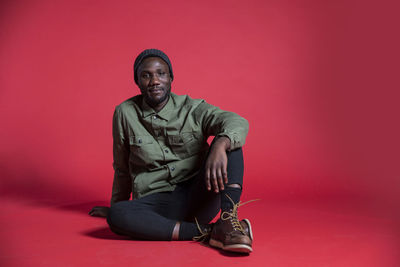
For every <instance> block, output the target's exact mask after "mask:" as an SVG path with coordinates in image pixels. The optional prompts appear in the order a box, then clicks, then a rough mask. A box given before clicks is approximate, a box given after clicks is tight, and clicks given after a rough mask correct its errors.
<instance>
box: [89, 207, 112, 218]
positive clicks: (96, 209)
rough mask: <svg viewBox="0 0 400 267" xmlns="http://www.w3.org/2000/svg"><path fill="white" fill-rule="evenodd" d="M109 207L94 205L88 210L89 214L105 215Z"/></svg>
mask: <svg viewBox="0 0 400 267" xmlns="http://www.w3.org/2000/svg"><path fill="white" fill-rule="evenodd" d="M109 209H110V208H109V207H103V206H95V207H93V208H92V209H91V210H90V211H89V215H90V216H94V217H107V214H108V210H109Z"/></svg>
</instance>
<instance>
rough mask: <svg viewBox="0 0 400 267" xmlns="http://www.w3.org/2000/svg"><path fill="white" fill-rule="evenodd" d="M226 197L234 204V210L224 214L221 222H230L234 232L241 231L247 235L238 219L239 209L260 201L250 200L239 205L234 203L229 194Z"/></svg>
mask: <svg viewBox="0 0 400 267" xmlns="http://www.w3.org/2000/svg"><path fill="white" fill-rule="evenodd" d="M225 196H226V197H227V198H228V199H229V200H230V201H231V202H232V204H233V209H232V210H230V211H224V212H222V214H221V220H223V221H226V220H230V221H231V224H232V227H233V231H239V232H241V233H242V234H246V233H245V231H244V229H243V227H242V225H241V224H240V221H239V219H238V209H239V207H240V206H243V205H245V204H247V203H250V202H253V201H257V200H259V199H253V200H249V201H246V202H240V201H239V202H238V203H235V202H233V200H232V198H230V197H229V196H228V195H227V194H225Z"/></svg>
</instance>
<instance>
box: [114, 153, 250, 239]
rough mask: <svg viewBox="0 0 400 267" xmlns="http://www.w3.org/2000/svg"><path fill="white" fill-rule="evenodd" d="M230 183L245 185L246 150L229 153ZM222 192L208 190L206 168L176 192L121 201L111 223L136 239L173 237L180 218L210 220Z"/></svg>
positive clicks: (115, 206) (217, 209) (219, 206)
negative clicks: (205, 176) (244, 161)
mask: <svg viewBox="0 0 400 267" xmlns="http://www.w3.org/2000/svg"><path fill="white" fill-rule="evenodd" d="M227 156H228V167H227V169H228V184H240V185H241V186H243V168H244V164H243V152H242V149H241V148H240V149H236V150H233V151H231V152H227ZM220 199H221V197H220V193H215V192H213V191H208V190H207V189H206V186H205V182H204V167H203V169H202V170H201V171H200V172H199V174H198V175H197V176H196V177H194V178H192V179H190V180H188V181H185V182H182V183H179V184H178V185H177V187H176V189H175V190H174V191H172V192H161V193H154V194H151V195H148V196H145V197H142V198H140V199H135V200H131V201H121V202H118V203H115V204H114V205H112V206H111V208H110V210H109V213H108V216H107V222H108V224H109V226H110V228H111V230H112V231H113V232H115V233H117V234H121V235H128V236H131V237H133V238H135V239H144V240H171V236H172V232H173V229H174V227H175V224H176V222H177V221H185V222H191V223H193V222H194V221H195V219H194V218H195V217H196V218H197V220H198V221H199V223H201V224H206V223H209V222H210V221H211V220H212V219H213V218H214V217H215V216H216V215H217V214H218V212H219V210H220V208H221V200H220Z"/></svg>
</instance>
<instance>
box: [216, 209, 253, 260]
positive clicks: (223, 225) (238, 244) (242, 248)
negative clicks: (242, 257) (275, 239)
mask: <svg viewBox="0 0 400 267" xmlns="http://www.w3.org/2000/svg"><path fill="white" fill-rule="evenodd" d="M238 206H239V205H234V208H233V210H231V211H229V212H227V211H224V212H223V213H222V214H221V218H220V219H218V221H217V222H216V223H215V224H214V227H213V229H212V231H211V237H210V241H209V244H210V246H213V247H217V248H221V249H223V250H227V251H232V252H239V253H250V252H252V251H253V249H252V243H253V233H252V229H251V224H250V221H249V220H247V219H244V220H242V221H240V222H239V220H238V218H237V208H238Z"/></svg>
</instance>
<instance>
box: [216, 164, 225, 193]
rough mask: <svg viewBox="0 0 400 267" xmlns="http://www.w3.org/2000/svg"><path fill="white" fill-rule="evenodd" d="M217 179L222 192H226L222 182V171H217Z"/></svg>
mask: <svg viewBox="0 0 400 267" xmlns="http://www.w3.org/2000/svg"><path fill="white" fill-rule="evenodd" d="M217 179H218V185H219V189H220V190H224V183H223V181H222V172H221V169H218V170H217Z"/></svg>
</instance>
